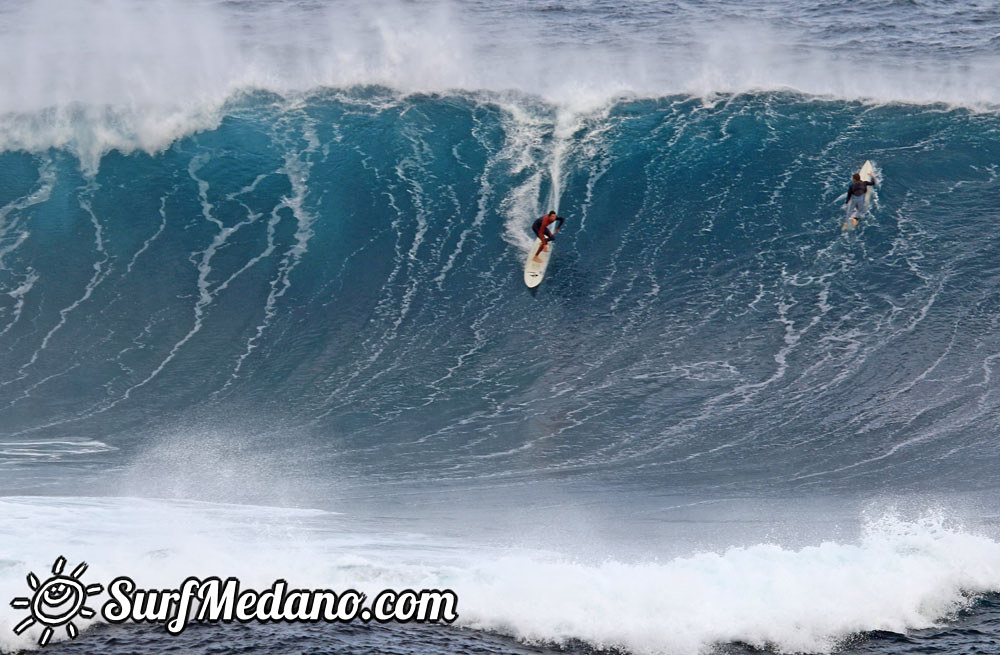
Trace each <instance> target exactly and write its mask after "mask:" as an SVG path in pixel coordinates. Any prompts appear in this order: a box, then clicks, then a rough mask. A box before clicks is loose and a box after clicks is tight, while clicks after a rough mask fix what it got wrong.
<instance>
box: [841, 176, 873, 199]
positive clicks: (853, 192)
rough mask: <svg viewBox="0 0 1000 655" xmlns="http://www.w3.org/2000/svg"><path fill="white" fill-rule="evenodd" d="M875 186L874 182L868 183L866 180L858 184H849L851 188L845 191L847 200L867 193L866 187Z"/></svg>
mask: <svg viewBox="0 0 1000 655" xmlns="http://www.w3.org/2000/svg"><path fill="white" fill-rule="evenodd" d="M870 186H875V183H874V182H869V181H868V180H861V181H860V182H851V186H850V187H849V188H848V189H847V200H845V201H844V202H845V203H846V202H848V201H849V200H850V199H851V196H863V195H865V194H866V193H868V187H870Z"/></svg>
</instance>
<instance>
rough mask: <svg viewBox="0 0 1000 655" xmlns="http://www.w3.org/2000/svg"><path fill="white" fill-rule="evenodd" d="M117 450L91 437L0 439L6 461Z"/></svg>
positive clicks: (54, 457)
mask: <svg viewBox="0 0 1000 655" xmlns="http://www.w3.org/2000/svg"><path fill="white" fill-rule="evenodd" d="M112 450H117V449H116V448H114V447H113V446H109V445H108V444H105V443H102V442H100V441H96V440H93V439H84V440H63V441H47V440H46V441H43V440H39V441H0V456H3V457H4V458H6V459H7V460H8V461H19V460H21V461H34V460H46V461H48V460H58V459H63V458H67V457H75V456H78V455H92V454H95V453H103V452H108V451H112Z"/></svg>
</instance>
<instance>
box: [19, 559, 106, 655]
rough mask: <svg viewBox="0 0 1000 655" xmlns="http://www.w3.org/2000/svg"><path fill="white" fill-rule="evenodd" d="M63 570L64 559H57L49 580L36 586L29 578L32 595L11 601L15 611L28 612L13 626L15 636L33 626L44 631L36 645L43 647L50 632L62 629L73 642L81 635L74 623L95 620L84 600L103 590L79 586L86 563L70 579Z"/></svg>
mask: <svg viewBox="0 0 1000 655" xmlns="http://www.w3.org/2000/svg"><path fill="white" fill-rule="evenodd" d="M65 566H66V558H65V557H62V556H60V557H57V558H56V561H55V563H54V564H53V565H52V577H51V578H49V579H48V580H46V581H45V582H39V581H38V576H36V575H35V574H34V573H29V574H28V586H29V587H31V590H32V591H33V592H35V593H34V595H33V596H32V597H31V598H15V599H14V600H12V601H10V606H11V607H13V608H14V609H26V610H28V611H29V615H28V617H27V618H25V619H24V620H23V621H21V622H20V623H18V624H17V625H16V626H14V634H17V635H19V634H21V633H22V632H24V631H25V630H27V629H28V628H30V627H31V626H33V625H35V623H41V624H42V625H44V626H45V629H44V630H42V636H41V637H39V638H38V645H39V646H45V645H46V644H47V643H49V640H50V639H52V633H53V628H58V627H59V626H61V625H65V626H66V634H67V635H68V636H69V638H70V639H76V636H77V635H78V634H79V633H80V631H79V630H78V629H77V627H76V625H74V623H73V619H75V618H76V617H77V616H79V617H82V618H84V619H90V618H93V617H94V610H92V609H90V608H89V607H87V597H88V596H93V595H96V594H99V593H101V591H103V589H104V587H103V586H102V585H99V584H92V585H88V586H86V587H84V586H83V583H82V582H80V576H82V575H83V573H84V571H86V570H87V563H86V562H81V563H80V565H79V566H77V567H76V568H75V569H73V572H72V573H70V574H69V575H63V569H64V567H65Z"/></svg>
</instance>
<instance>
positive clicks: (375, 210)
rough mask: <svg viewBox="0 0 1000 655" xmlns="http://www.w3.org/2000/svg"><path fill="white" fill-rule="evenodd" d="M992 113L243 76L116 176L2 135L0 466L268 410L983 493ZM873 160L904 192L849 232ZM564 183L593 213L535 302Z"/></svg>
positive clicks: (380, 443)
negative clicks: (217, 109) (213, 121)
mask: <svg viewBox="0 0 1000 655" xmlns="http://www.w3.org/2000/svg"><path fill="white" fill-rule="evenodd" d="M998 127H1000V122H998V120H997V117H996V115H994V114H982V113H970V112H968V111H966V110H960V109H953V110H945V109H942V108H941V107H930V108H921V107H913V106H884V107H872V106H866V105H860V104H857V103H845V102H840V101H819V100H816V99H812V98H807V97H802V96H797V95H790V94H774V93H763V94H744V95H737V96H730V97H727V98H724V99H721V100H719V101H718V102H716V103H714V104H705V103H704V102H703V101H700V100H697V99H692V98H689V97H681V96H676V97H664V98H658V99H651V100H630V101H619V102H616V103H613V104H611V105H608V106H607V107H605V108H603V109H602V110H600V111H596V112H590V113H585V114H580V113H573V112H568V111H566V110H564V109H560V108H558V107H553V106H551V105H548V104H546V103H544V102H540V101H533V100H531V99H530V98H521V99H520V100H518V99H516V98H513V99H512V98H511V97H510V96H504V97H503V98H500V97H497V96H495V95H493V94H471V93H464V94H452V95H399V94H397V93H393V92H389V91H387V90H385V89H380V88H377V87H367V88H358V89H355V90H352V91H348V90H341V91H333V90H330V91H322V92H317V93H315V94H312V95H310V96H308V97H306V98H296V99H295V100H286V99H283V98H281V97H277V96H273V95H270V94H266V93H262V92H261V93H257V94H254V95H250V96H246V95H244V96H240V97H238V98H235V99H233V100H232V101H231V102H230V104H229V105H227V108H226V110H225V117H224V118H223V120H222V121H221V123H220V125H219V126H218V127H217V128H215V129H212V130H208V131H205V132H201V133H198V134H196V135H194V136H190V137H187V138H183V139H181V140H178V141H177V142H176V143H175V144H174V145H173V146H171V147H170V148H169V149H168V150H166V151H165V152H163V153H162V154H160V155H157V156H148V155H145V154H142V153H134V154H131V155H121V154H114V153H112V154H110V155H108V156H106V157H105V158H104V159H103V161H102V162H101V166H100V169H99V171H97V172H96V173H95V174H93V175H87V174H86V173H85V172H81V167H80V163H81V161H80V160H79V159H78V158H76V157H74V156H72V155H70V154H69V153H67V152H65V151H60V150H47V151H45V152H41V153H33V154H29V153H18V152H8V153H5V154H3V155H2V156H0V166H2V173H3V174H2V178H3V180H4V182H3V186H2V189H0V193H2V197H0V207H2V209H0V217H2V233H0V239H2V240H0V244H2V248H0V256H2V259H0V262H2V269H0V274H2V277H0V284H2V293H3V295H2V296H0V298H2V306H0V312H2V313H0V319H2V325H0V335H2V336H0V339H2V346H3V348H2V351H0V352H2V355H0V356H2V364H3V366H2V370H4V371H5V374H4V376H3V380H2V385H3V387H2V388H3V394H4V399H5V402H4V404H3V407H0V413H2V417H3V418H2V422H3V423H2V424H3V426H4V442H5V444H6V445H5V457H6V458H9V459H11V460H12V461H22V462H23V461H38V460H43V459H45V458H61V457H67V456H71V455H72V454H73V453H77V454H83V455H85V456H86V457H91V456H93V457H97V458H98V459H101V458H103V457H110V458H114V457H117V455H114V454H113V453H114V450H113V449H117V450H120V451H123V452H130V449H134V448H136V447H138V446H139V445H140V444H145V445H147V446H148V445H150V444H154V443H157V442H159V441H161V440H163V439H165V437H164V436H163V434H162V433H163V432H164V431H168V432H171V433H177V432H184V433H186V434H194V435H201V436H193V437H191V438H192V439H193V440H204V439H207V437H205V434H206V433H207V432H208V431H209V430H214V429H217V428H218V429H223V428H224V427H225V426H232V425H236V424H239V425H240V426H241V427H240V430H241V431H242V432H245V433H249V432H252V433H255V434H259V435H261V440H262V441H264V442H267V443H272V444H274V443H276V442H279V441H280V442H281V443H282V444H283V446H282V448H286V447H288V446H289V445H294V446H295V447H296V448H298V449H300V450H299V451H298V452H301V453H309V458H312V459H311V460H310V461H311V463H310V470H312V469H313V468H315V473H314V474H315V475H317V476H319V477H323V476H324V475H326V474H328V473H326V472H327V471H328V470H329V469H328V468H326V467H325V465H333V462H334V461H336V467H337V470H338V471H340V472H341V473H343V472H345V471H350V474H351V475H352V476H357V477H358V478H360V479H364V480H400V479H414V480H416V479H432V480H437V479H465V478H469V477H484V476H485V477H500V478H510V477H514V478H516V477H519V476H528V477H529V478H534V477H537V476H539V475H544V476H548V475H555V476H570V477H582V478H584V479H587V478H591V477H595V478H601V477H602V476H612V477H613V478H615V479H618V480H630V481H635V482H638V483H647V484H655V485H657V486H659V485H664V484H666V485H669V488H671V489H700V490H704V489H706V488H715V487H718V488H761V489H775V488H776V489H787V488H796V489H798V488H810V487H817V488H820V489H838V488H844V489H847V488H851V489H857V488H862V489H863V488H866V487H871V488H878V487H879V486H880V485H883V484H884V482H885V480H886V479H887V476H888V478H889V479H890V480H891V481H892V484H893V487H894V488H895V489H897V490H905V489H907V488H927V487H930V488H958V489H970V488H973V489H974V488H982V487H988V486H989V485H991V484H992V482H990V480H991V479H992V474H991V470H992V461H993V459H992V455H990V454H992V453H995V452H996V449H995V446H994V445H993V441H994V440H993V436H994V434H995V429H996V416H997V403H998V396H997V392H996V386H995V383H994V382H993V373H994V369H995V366H996V363H997V355H996V352H997V338H996V336H995V334H994V333H995V329H994V326H995V324H996V322H997V320H998V317H1000V313H998V312H1000V309H998V306H997V295H996V288H997V281H998V279H997V276H998V271H997V268H996V266H995V264H994V262H995V261H997V259H998V258H997V255H998V253H997V248H998V246H997V242H996V240H995V239H993V238H992V236H990V234H989V227H988V226H991V225H993V224H994V222H995V219H996V218H997V209H996V207H997V206H998V205H997V202H996V200H997V197H998V182H997V169H996V164H995V162H996V161H997V157H998V155H1000V152H998V150H1000V147H998V145H997V144H998V141H997V139H996V135H997V132H998ZM865 158H871V159H872V160H873V161H874V162H875V164H876V166H877V172H878V175H879V178H880V180H882V182H881V184H880V185H879V188H878V194H877V201H876V203H875V206H874V209H873V213H872V216H871V218H869V219H867V220H866V221H865V222H864V224H863V226H862V228H861V230H860V232H857V233H855V234H854V235H852V236H850V237H847V238H844V237H842V235H841V233H840V229H839V225H840V221H841V218H842V215H843V214H842V211H843V210H842V203H843V199H842V198H843V194H844V183H845V181H846V180H847V177H848V175H849V173H850V172H851V171H853V170H856V169H857V168H858V167H859V166H860V164H861V163H862V162H863V161H864V159H865ZM549 207H555V208H558V209H559V211H560V213H561V214H563V215H565V216H567V217H569V220H568V223H567V227H566V229H565V232H564V233H562V234H561V235H560V238H559V240H558V241H557V245H556V253H557V254H556V256H555V259H554V263H553V266H552V269H551V273H550V277H549V278H548V279H547V280H546V282H545V283H544V287H543V288H542V291H541V292H540V293H539V294H538V295H537V296H533V295H531V294H529V293H528V292H527V291H526V289H525V288H523V285H522V284H521V282H520V270H521V261H522V259H523V257H524V254H525V252H526V248H527V244H528V226H529V225H530V223H531V221H532V220H533V219H534V218H535V217H536V216H538V215H540V214H541V213H543V211H544V210H546V209H548V208H549ZM190 417H197V419H191V418H190ZM185 421H190V423H191V424H186V423H185ZM192 425H196V426H198V427H192ZM206 426H209V427H206ZM268 435H269V436H268ZM279 435H280V436H279ZM221 438H222V437H220V439H221ZM254 447H256V446H254ZM272 447H273V446H272ZM77 451H79V452H77ZM108 453H112V454H108ZM296 457H300V458H301V457H302V456H296ZM292 459H293V460H294V459H296V458H295V457H292ZM320 463H324V464H325V465H321V464H320Z"/></svg>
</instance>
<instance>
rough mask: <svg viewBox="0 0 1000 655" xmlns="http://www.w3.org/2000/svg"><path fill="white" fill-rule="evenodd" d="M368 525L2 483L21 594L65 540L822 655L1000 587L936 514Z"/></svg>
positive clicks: (10, 640) (0, 582)
mask: <svg viewBox="0 0 1000 655" xmlns="http://www.w3.org/2000/svg"><path fill="white" fill-rule="evenodd" d="M362 518H363V517H362ZM361 523H363V521H359V519H358V518H351V517H348V516H344V515H337V514H332V513H328V512H320V511H315V510H294V509H277V508H264V507H251V506H240V505H219V504H209V503H192V502H167V501H156V500H140V499H94V498H31V497H15V498H4V499H0V535H3V536H2V537H0V597H2V598H4V599H8V598H13V597H15V596H22V595H24V594H25V593H27V589H26V587H25V582H24V580H25V577H24V576H25V575H26V574H27V573H28V571H34V572H36V573H37V574H40V575H42V576H43V577H44V575H45V573H46V572H47V569H48V567H50V566H51V563H52V561H53V560H54V559H55V558H56V557H57V556H59V555H63V556H65V557H66V558H67V559H68V560H70V561H71V562H73V563H75V562H78V561H84V560H85V561H87V562H88V563H89V564H90V569H89V570H88V572H87V581H88V582H90V583H93V582H104V583H106V582H107V581H109V580H110V579H111V578H112V577H114V576H117V575H132V576H134V577H135V579H136V582H137V583H139V584H140V586H147V587H150V586H161V587H175V586H177V585H179V584H180V582H181V581H182V580H183V579H184V578H185V577H187V576H190V575H196V576H208V575H221V576H228V575H236V576H238V577H240V578H241V580H242V581H243V583H244V584H246V585H248V586H256V587H257V588H264V587H266V586H268V585H269V584H270V583H271V582H272V581H273V580H275V579H276V578H285V579H287V580H288V581H289V583H290V584H291V585H293V586H299V587H302V588H312V587H324V586H328V587H331V588H334V589H337V588H340V589H345V588H348V587H351V588H356V589H360V590H363V591H366V592H369V593H374V592H377V591H379V590H381V589H383V588H404V587H413V588H449V589H453V590H454V591H456V592H457V594H458V598H459V607H458V611H459V615H460V618H459V623H460V624H461V625H463V626H466V627H471V628H476V629H484V630H491V631H499V632H503V633H507V634H512V635H515V636H517V637H519V638H521V639H526V640H539V641H547V642H561V641H565V640H569V639H579V640H584V641H586V642H587V643H590V644H593V645H595V646H598V647H610V646H619V647H624V648H626V649H628V650H629V651H631V652H634V653H650V654H652V653H669V654H681V653H684V654H688V653H690V654H694V653H698V652H703V651H704V649H705V648H706V647H707V646H710V645H711V644H714V643H719V642H732V641H742V642H746V643H750V644H754V645H760V646H763V645H765V644H766V645H768V646H769V647H772V648H776V649H779V650H782V651H794V652H828V651H830V650H831V649H833V648H835V647H836V645H837V643H838V641H839V640H842V639H844V638H846V637H848V636H850V635H852V634H856V633H858V632H861V631H868V630H890V631H895V632H904V631H906V630H909V629H914V628H920V627H927V626H930V625H933V624H934V623H935V622H939V621H941V620H943V619H946V618H947V617H949V616H950V615H952V614H953V613H954V612H956V611H957V610H959V609H961V608H963V607H966V606H967V605H968V604H969V603H970V602H971V600H972V599H973V598H974V597H975V594H978V593H983V592H989V591H997V590H1000V543H998V542H997V541H995V540H993V539H991V538H989V537H987V536H982V535H978V534H975V533H973V532H971V531H968V530H964V529H961V528H959V527H955V526H950V525H949V524H948V521H946V520H945V519H943V518H942V517H941V516H939V515H927V516H924V517H923V518H918V519H916V520H902V519H900V518H898V517H896V516H893V515H883V516H880V517H879V518H876V519H872V520H870V521H868V522H867V523H866V524H865V525H864V527H863V529H862V536H861V538H860V539H859V540H858V541H857V542H856V543H838V542H834V541H828V542H822V543H819V542H817V543H816V544H815V545H812V546H807V547H801V548H787V547H782V546H781V545H779V544H773V543H768V544H755V545H745V546H733V547H729V548H723V549H720V550H715V551H710V552H697V553H693V554H690V555H688V556H683V557H677V558H673V559H665V560H663V561H640V562H636V561H626V560H617V559H615V558H614V553H608V554H607V558H606V559H603V560H594V559H593V555H592V554H591V555H590V557H589V558H587V559H577V558H574V555H573V554H572V553H568V554H567V553H562V554H559V553H553V552H542V551H534V550H525V549H517V550H513V549H500V548H496V547H485V546H481V545H476V544H471V543H463V542H459V541H456V540H453V539H435V538H431V537H428V536H421V535H415V534H407V533H394V532H391V531H388V530H386V529H385V528H386V527H387V526H374V527H373V526H371V525H368V527H367V528H361V527H360V524H361ZM153 564H155V565H153ZM98 600H99V602H103V600H101V599H98ZM99 602H94V603H92V604H93V605H98V606H99ZM23 613H24V612H23V610H16V609H13V608H11V607H9V605H8V604H7V603H3V604H2V605H0V650H7V651H9V650H11V649H14V648H18V647H22V646H27V645H30V643H31V639H32V637H33V636H34V637H35V638H37V635H34V633H32V632H31V631H29V633H26V634H25V635H22V637H15V636H14V635H13V633H12V631H11V627H12V626H13V625H15V624H16V623H17V622H18V621H19V620H20V619H21V618H23V616H22V615H23ZM58 637H59V635H58V634H57V638H58ZM86 638H87V637H86V634H84V635H82V636H81V637H79V639H84V640H85V639H86ZM168 638H169V637H168V636H167V635H166V634H164V639H168Z"/></svg>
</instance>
